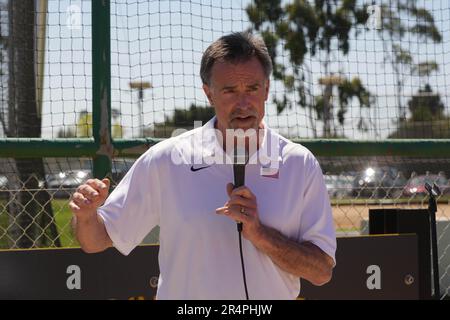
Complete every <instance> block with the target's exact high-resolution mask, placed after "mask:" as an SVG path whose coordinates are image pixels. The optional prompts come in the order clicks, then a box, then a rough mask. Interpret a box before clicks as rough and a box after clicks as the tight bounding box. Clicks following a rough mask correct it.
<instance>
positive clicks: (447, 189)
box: [404, 174, 450, 197]
mask: <svg viewBox="0 0 450 320" xmlns="http://www.w3.org/2000/svg"><path fill="white" fill-rule="evenodd" d="M427 182H428V183H429V184H430V185H433V183H435V184H436V185H437V186H438V188H439V189H440V191H441V194H450V181H449V180H448V179H447V178H446V177H445V175H444V174H428V175H419V176H415V177H412V178H411V179H409V180H408V182H407V184H406V187H405V190H404V195H405V196H409V197H410V196H415V195H425V194H428V191H427V190H426V189H425V183H427Z"/></svg>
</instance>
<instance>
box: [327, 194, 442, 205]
mask: <svg viewBox="0 0 450 320" xmlns="http://www.w3.org/2000/svg"><path fill="white" fill-rule="evenodd" d="M330 202H331V205H333V206H334V205H351V204H362V205H365V204H375V205H376V204H406V205H412V204H425V205H428V196H423V197H422V196H421V197H411V198H397V199H383V198H381V199H376V198H343V199H337V198H331V199H330ZM437 203H438V204H439V203H443V204H447V203H450V195H445V196H441V197H439V198H438V199H437Z"/></svg>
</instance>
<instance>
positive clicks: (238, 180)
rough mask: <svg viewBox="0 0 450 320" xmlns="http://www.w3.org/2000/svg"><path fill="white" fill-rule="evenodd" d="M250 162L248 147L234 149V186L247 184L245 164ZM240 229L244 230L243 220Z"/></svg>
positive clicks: (239, 224) (239, 223) (239, 225)
mask: <svg viewBox="0 0 450 320" xmlns="http://www.w3.org/2000/svg"><path fill="white" fill-rule="evenodd" d="M247 162H248V151H247V149H246V148H242V147H236V148H235V149H234V159H233V172H234V188H233V189H236V188H239V187H242V186H243V185H244V184H245V165H246V164H247ZM237 228H238V231H239V232H241V231H242V222H238V224H237Z"/></svg>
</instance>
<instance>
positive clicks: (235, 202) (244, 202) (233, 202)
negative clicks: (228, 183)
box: [228, 195, 257, 209]
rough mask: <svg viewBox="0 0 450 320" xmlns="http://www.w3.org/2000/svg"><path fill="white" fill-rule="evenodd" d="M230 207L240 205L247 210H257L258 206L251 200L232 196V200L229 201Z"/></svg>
mask: <svg viewBox="0 0 450 320" xmlns="http://www.w3.org/2000/svg"><path fill="white" fill-rule="evenodd" d="M228 205H229V206H232V205H238V206H242V207H246V208H251V209H256V208H257V205H256V202H255V201H253V200H250V199H246V198H244V197H241V196H236V195H232V196H231V199H230V200H229V201H228Z"/></svg>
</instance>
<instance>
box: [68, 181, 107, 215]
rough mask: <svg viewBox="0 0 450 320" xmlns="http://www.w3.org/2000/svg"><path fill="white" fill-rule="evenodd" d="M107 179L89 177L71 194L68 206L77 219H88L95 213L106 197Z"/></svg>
mask: <svg viewBox="0 0 450 320" xmlns="http://www.w3.org/2000/svg"><path fill="white" fill-rule="evenodd" d="M109 185H110V182H109V179H106V178H105V179H103V180H99V179H89V180H87V181H86V183H84V184H82V185H80V186H79V187H78V188H77V190H76V191H75V193H74V194H73V195H72V200H71V201H70V202H69V207H70V209H71V210H72V212H73V214H74V215H75V216H76V218H77V220H78V221H80V220H89V219H92V218H93V217H94V216H95V215H96V214H97V208H98V207H100V206H101V205H102V204H103V203H104V202H105V200H106V198H107V197H108V193H109Z"/></svg>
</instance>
